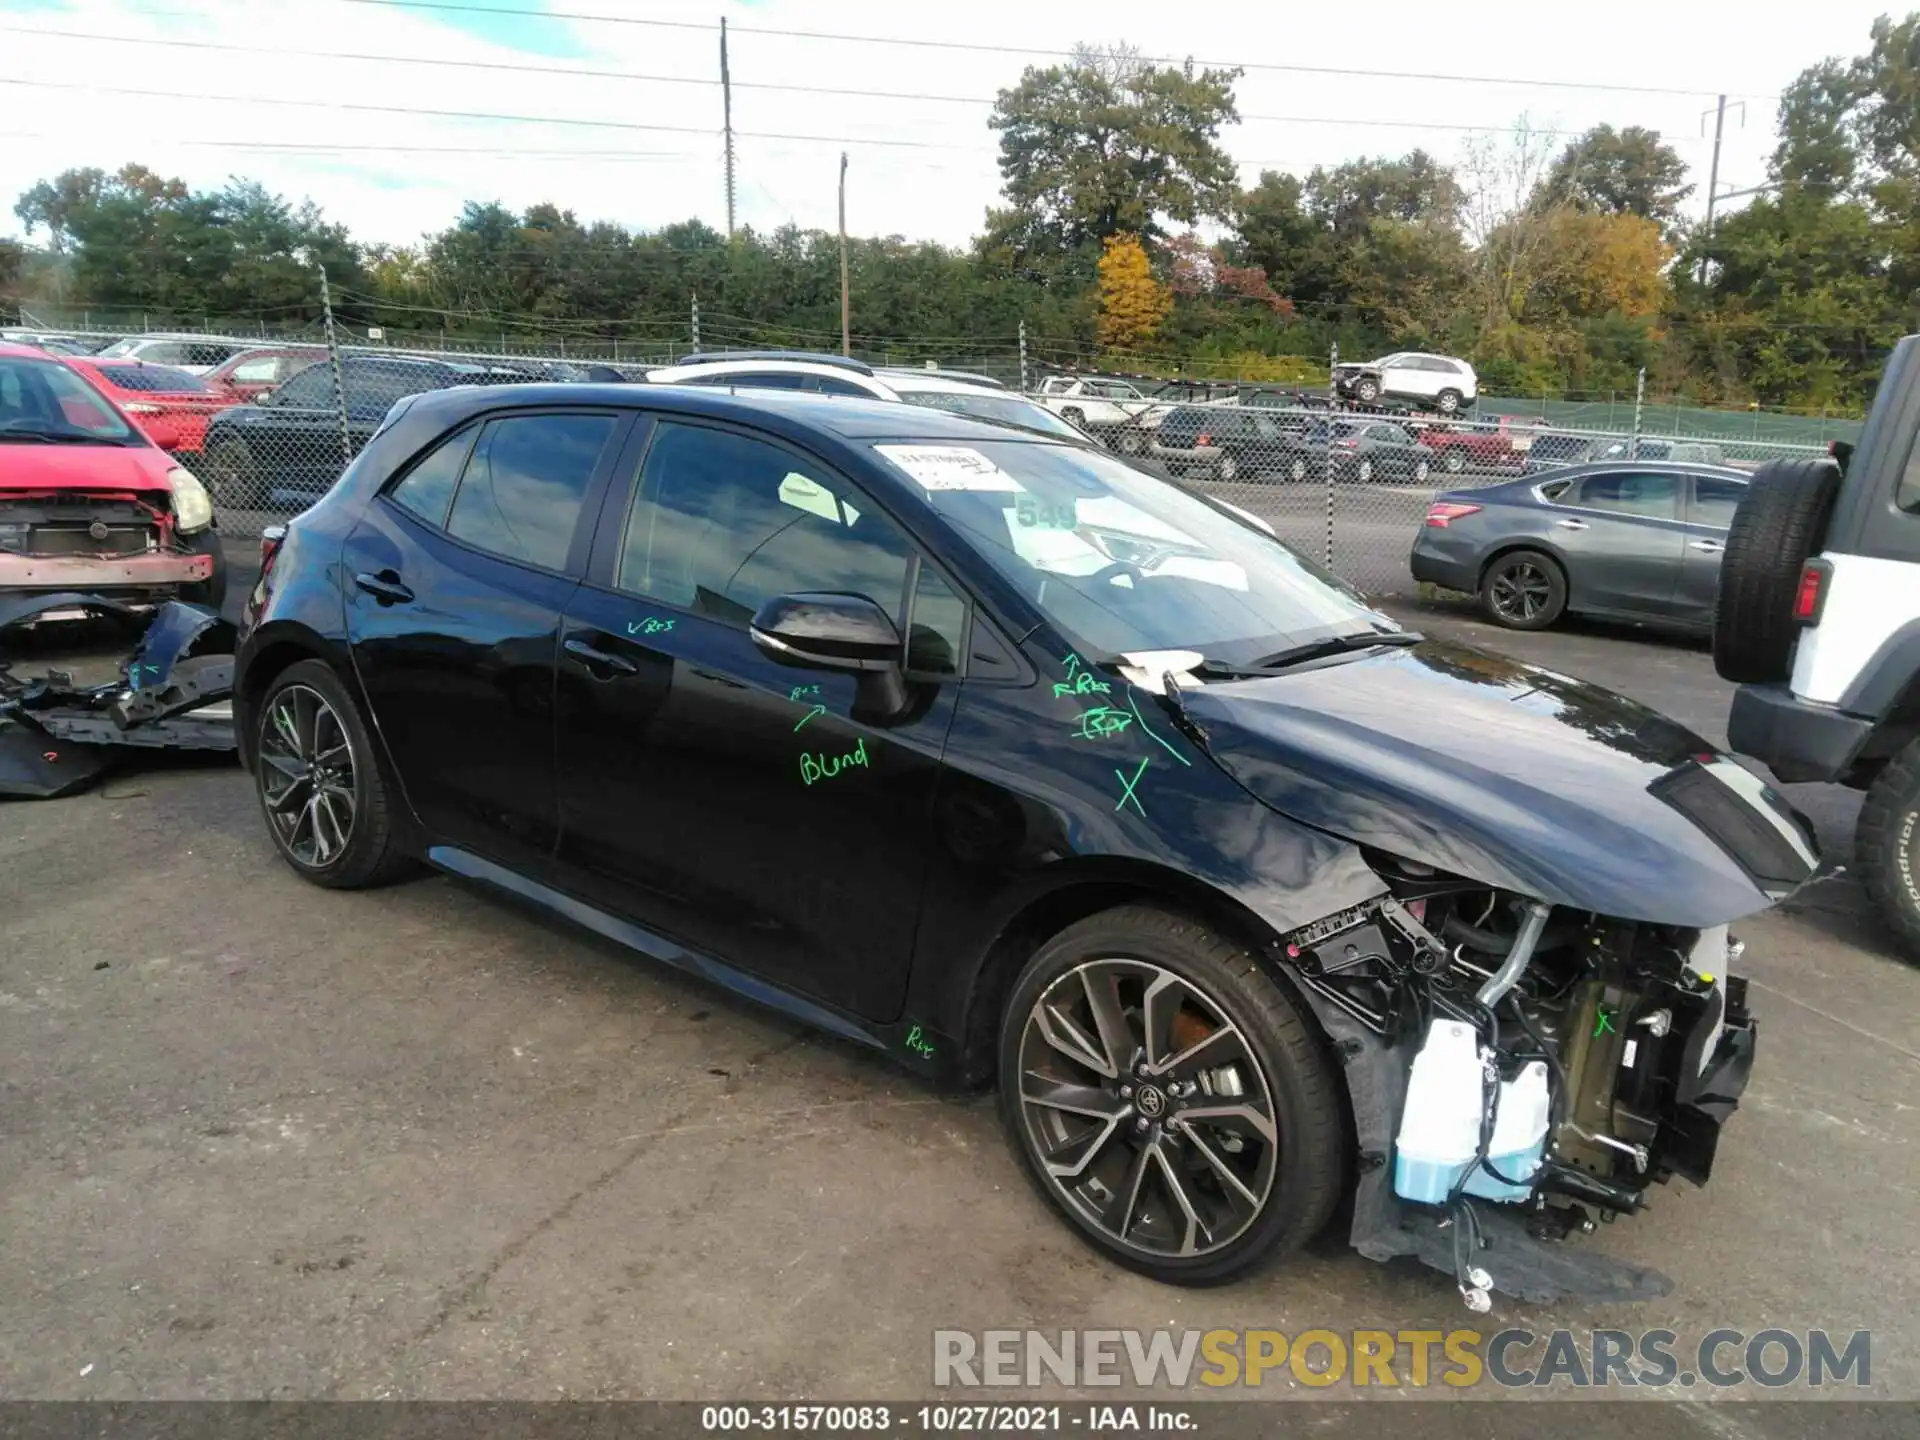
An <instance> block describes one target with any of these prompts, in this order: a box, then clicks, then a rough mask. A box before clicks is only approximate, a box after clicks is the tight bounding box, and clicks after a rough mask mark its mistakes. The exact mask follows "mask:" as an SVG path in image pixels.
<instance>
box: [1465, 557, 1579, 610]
mask: <svg viewBox="0 0 1920 1440" xmlns="http://www.w3.org/2000/svg"><path fill="white" fill-rule="evenodd" d="M1480 608H1481V610H1482V611H1484V612H1485V613H1486V616H1487V618H1488V619H1489V620H1491V621H1493V623H1494V624H1496V625H1503V626H1505V627H1506V628H1507V629H1509V630H1545V629H1546V628H1547V627H1548V626H1549V625H1552V624H1553V623H1554V622H1555V621H1557V620H1558V619H1559V618H1560V617H1561V616H1562V615H1564V614H1565V613H1566V609H1567V572H1566V571H1564V570H1562V569H1561V568H1560V562H1559V561H1557V560H1555V559H1554V558H1553V557H1552V556H1551V555H1547V554H1544V553H1542V552H1541V551H1538V550H1509V551H1508V552H1507V553H1506V554H1504V555H1502V556H1500V557H1499V558H1498V559H1496V560H1495V561H1494V562H1493V563H1492V564H1491V565H1489V566H1487V568H1486V570H1485V572H1484V573H1483V574H1482V575H1481V576H1480Z"/></svg>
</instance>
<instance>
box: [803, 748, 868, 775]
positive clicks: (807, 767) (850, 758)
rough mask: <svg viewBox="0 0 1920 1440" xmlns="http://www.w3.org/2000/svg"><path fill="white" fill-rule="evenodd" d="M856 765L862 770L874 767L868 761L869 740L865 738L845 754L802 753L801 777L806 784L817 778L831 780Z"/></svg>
mask: <svg viewBox="0 0 1920 1440" xmlns="http://www.w3.org/2000/svg"><path fill="white" fill-rule="evenodd" d="M855 767H858V768H860V769H862V770H866V769H871V768H872V767H871V766H869V765H868V763H867V742H866V740H865V739H864V738H862V739H860V740H858V741H856V742H855V743H854V747H853V749H851V750H849V751H847V753H846V754H844V755H828V754H825V753H824V752H823V753H821V754H819V755H802V756H801V757H800V779H801V781H802V782H803V783H804V784H807V785H811V784H813V783H814V782H815V781H816V780H831V779H833V777H834V776H836V775H843V774H845V773H846V772H847V771H849V770H852V769H854V768H855Z"/></svg>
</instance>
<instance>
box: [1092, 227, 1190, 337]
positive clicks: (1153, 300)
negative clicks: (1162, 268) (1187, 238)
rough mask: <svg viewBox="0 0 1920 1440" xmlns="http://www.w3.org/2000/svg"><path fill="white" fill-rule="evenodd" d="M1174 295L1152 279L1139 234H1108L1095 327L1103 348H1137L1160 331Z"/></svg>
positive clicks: (1101, 262)
mask: <svg viewBox="0 0 1920 1440" xmlns="http://www.w3.org/2000/svg"><path fill="white" fill-rule="evenodd" d="M1172 309H1173V295H1172V293H1171V292H1170V291H1169V290H1168V289H1167V287H1166V286H1165V285H1162V284H1161V283H1160V282H1159V281H1158V280H1156V279H1154V278H1153V267H1152V265H1150V264H1149V263H1148V261H1147V252H1146V249H1145V247H1143V246H1142V245H1141V244H1140V237H1139V236H1138V235H1125V234H1122V235H1109V236H1108V237H1107V239H1106V248H1105V251H1104V252H1103V253H1102V254H1101V256H1100V315H1099V318H1098V319H1097V320H1096V321H1095V328H1096V331H1097V333H1098V335H1099V337H1100V348H1101V349H1103V350H1137V349H1138V348H1139V347H1140V346H1141V345H1142V344H1144V343H1145V342H1146V341H1148V340H1151V339H1152V338H1153V336H1154V333H1155V332H1156V331H1158V330H1159V328H1160V325H1161V322H1162V321H1164V320H1165V319H1166V318H1167V312H1168V311H1170V310H1172Z"/></svg>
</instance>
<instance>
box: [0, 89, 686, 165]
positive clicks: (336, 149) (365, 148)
mask: <svg viewBox="0 0 1920 1440" xmlns="http://www.w3.org/2000/svg"><path fill="white" fill-rule="evenodd" d="M0 83H5V82H0ZM73 138H74V136H73V135H72V133H71V132H61V131H53V130H0V139H4V140H63V141H72V140H73ZM155 143H157V144H164V145H187V146H193V147H196V148H199V149H210V150H263V151H269V152H285V153H289V154H316V155H333V154H365V153H373V154H384V155H396V154H397V155H484V156H488V157H490V158H493V159H500V160H705V159H707V158H708V157H707V154H706V152H705V151H702V150H502V149H497V148H494V147H492V146H486V145H396V144H392V143H388V144H383V145H335V144H330V143H328V142H327V141H324V140H315V141H312V142H307V141H286V142H279V141H272V140H201V139H183V138H175V137H169V138H167V139H166V140H164V141H158V142H155Z"/></svg>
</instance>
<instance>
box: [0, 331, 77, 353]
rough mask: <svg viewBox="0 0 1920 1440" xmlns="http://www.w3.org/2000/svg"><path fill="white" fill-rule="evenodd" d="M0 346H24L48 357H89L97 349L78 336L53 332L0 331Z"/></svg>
mask: <svg viewBox="0 0 1920 1440" xmlns="http://www.w3.org/2000/svg"><path fill="white" fill-rule="evenodd" d="M0 345H26V346H29V347H31V348H32V349H35V350H44V351H45V352H46V353H47V354H49V355H91V354H92V353H93V352H94V351H95V350H97V349H98V348H99V346H98V345H96V344H95V343H94V342H93V341H90V340H86V339H83V338H81V337H80V336H78V335H63V334H60V333H59V332H58V331H53V330H0Z"/></svg>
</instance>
